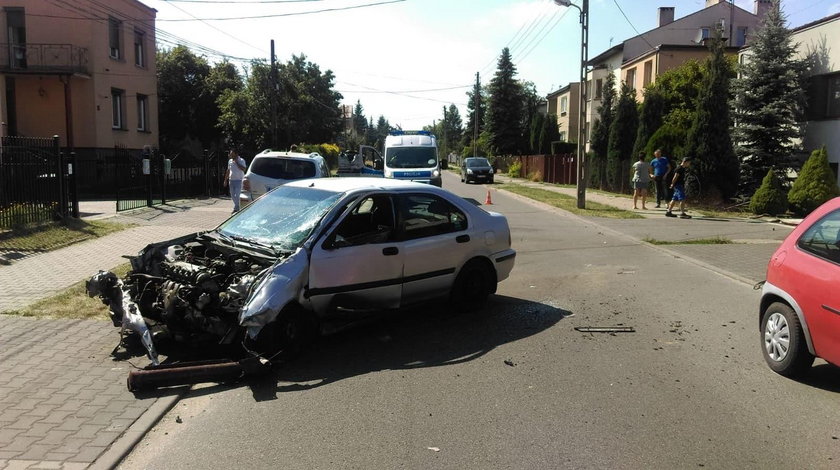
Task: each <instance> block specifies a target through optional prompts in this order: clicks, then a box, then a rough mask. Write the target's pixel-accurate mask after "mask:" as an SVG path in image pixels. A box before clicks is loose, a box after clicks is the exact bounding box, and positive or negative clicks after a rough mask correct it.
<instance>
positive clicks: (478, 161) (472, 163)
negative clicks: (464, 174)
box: [467, 158, 490, 168]
mask: <svg viewBox="0 0 840 470" xmlns="http://www.w3.org/2000/svg"><path fill="white" fill-rule="evenodd" d="M467 166H468V167H470V168H473V167H488V166H490V162H488V161H487V160H485V159H483V158H471V159H469V160H467Z"/></svg>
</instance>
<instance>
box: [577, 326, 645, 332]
mask: <svg viewBox="0 0 840 470" xmlns="http://www.w3.org/2000/svg"><path fill="white" fill-rule="evenodd" d="M575 330H576V331H580V332H581V333H635V332H636V329H635V328H633V327H632V326H576V327H575Z"/></svg>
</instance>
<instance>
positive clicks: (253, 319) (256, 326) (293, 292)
mask: <svg viewBox="0 0 840 470" xmlns="http://www.w3.org/2000/svg"><path fill="white" fill-rule="evenodd" d="M308 278H309V256H308V253H307V251H306V250H305V249H304V248H302V247H301V248H298V249H297V251H295V252H294V253H293V254H292V255H291V256H289V257H288V258H286V259H285V260H284V261H283V262H282V263H278V264H276V265H274V267H273V268H272V269H271V271H270V272H268V274H267V275H266V276H265V277H263V278H262V279H261V280H260V281H259V284H257V285H256V286H255V287H254V290H253V292H254V295H253V297H251V298H250V299H248V302H247V303H246V304H245V306H244V307H243V308H242V310H241V311H240V313H239V324H240V325H241V326H243V327H245V328H246V331H247V333H248V336H249V337H250V338H251V339H254V338H256V337H257V335H258V334H259V332H260V330H262V328H263V327H264V326H265V325H267V324H269V323H271V322H273V321H274V320H276V319H277V315H279V314H280V311H281V310H283V307H285V306H286V305H288V304H289V302H292V301H295V300H297V299H298V296H299V295H300V293H301V292H302V291H303V286H304V285H305V284H306V280H307V279H308Z"/></svg>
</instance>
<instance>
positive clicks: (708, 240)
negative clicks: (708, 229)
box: [642, 237, 735, 245]
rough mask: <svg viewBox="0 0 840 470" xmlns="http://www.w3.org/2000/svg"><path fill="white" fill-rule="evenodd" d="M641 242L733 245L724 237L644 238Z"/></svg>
mask: <svg viewBox="0 0 840 470" xmlns="http://www.w3.org/2000/svg"><path fill="white" fill-rule="evenodd" d="M642 241H645V242H647V243H650V244H651V245H730V244H732V243H735V242H733V241H732V240H730V239H728V238H724V237H712V238H695V239H691V240H658V239H656V238H651V237H645V238H643V239H642Z"/></svg>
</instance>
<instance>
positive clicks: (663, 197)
mask: <svg viewBox="0 0 840 470" xmlns="http://www.w3.org/2000/svg"><path fill="white" fill-rule="evenodd" d="M650 168H651V170H652V171H651V173H650V176H651V178H653V181H654V182H655V183H656V207H659V205H660V203H661V202H662V201H665V203H666V204H667V203H668V191H666V190H665V188H666V187H667V186H668V183H667V181H668V180H667V179H666V178H667V177H668V173H670V172H671V161H670V160H668V157H665V156H663V155H662V149H656V151H655V152H653V160H651V162H650Z"/></svg>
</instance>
